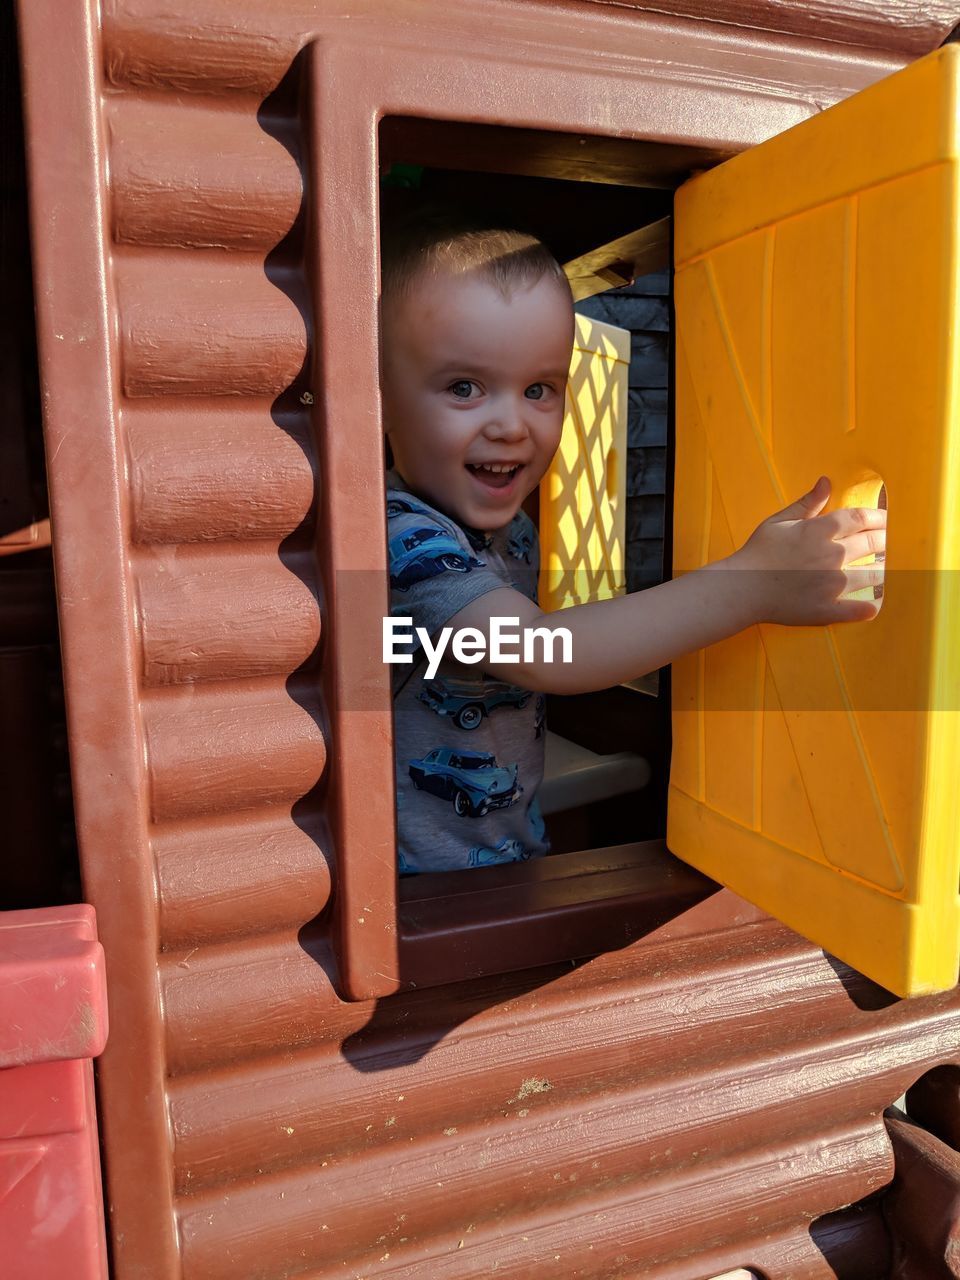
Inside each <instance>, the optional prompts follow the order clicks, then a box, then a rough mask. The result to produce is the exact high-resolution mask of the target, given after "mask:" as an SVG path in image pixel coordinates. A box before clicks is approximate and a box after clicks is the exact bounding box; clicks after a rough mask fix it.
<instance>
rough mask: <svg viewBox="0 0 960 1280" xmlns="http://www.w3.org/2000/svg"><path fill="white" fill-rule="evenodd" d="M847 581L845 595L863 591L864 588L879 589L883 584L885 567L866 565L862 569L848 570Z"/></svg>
mask: <svg viewBox="0 0 960 1280" xmlns="http://www.w3.org/2000/svg"><path fill="white" fill-rule="evenodd" d="M846 579H847V585H846V586H845V587H844V589H843V594H844V595H847V594H848V592H850V591H862V590H863V589H864V587H879V586H880V585H881V583H882V582H883V565H882V564H871V565H864V567H863V568H862V569H848V570H847V571H846Z"/></svg>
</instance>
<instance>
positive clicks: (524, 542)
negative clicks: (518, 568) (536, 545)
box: [507, 528, 533, 564]
mask: <svg viewBox="0 0 960 1280" xmlns="http://www.w3.org/2000/svg"><path fill="white" fill-rule="evenodd" d="M507 554H508V555H511V556H513V558H514V560H522V561H523V562H524V564H530V563H531V560H530V557H531V555H532V554H533V534H532V533H531V532H530V530H529V529H526V528H520V529H518V530H517V531H516V533H513V534H511V535H510V541H509V542H508V543H507Z"/></svg>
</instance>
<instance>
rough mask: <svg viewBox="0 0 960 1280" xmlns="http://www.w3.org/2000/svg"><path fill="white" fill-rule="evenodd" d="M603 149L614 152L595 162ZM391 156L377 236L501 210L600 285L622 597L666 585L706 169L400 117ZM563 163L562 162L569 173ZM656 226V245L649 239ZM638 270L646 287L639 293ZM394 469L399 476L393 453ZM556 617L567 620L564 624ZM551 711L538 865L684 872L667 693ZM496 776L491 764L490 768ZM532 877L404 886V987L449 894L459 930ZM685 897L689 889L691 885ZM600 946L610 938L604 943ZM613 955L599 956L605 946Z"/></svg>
mask: <svg viewBox="0 0 960 1280" xmlns="http://www.w3.org/2000/svg"><path fill="white" fill-rule="evenodd" d="M595 146H596V148H597V149H599V151H600V152H601V153H602V155H601V158H600V159H599V160H598V158H597V154H596V152H595V150H594V148H595ZM380 148H381V150H380V171H381V193H380V195H381V222H383V220H384V219H386V218H392V217H396V216H398V215H400V214H402V212H403V211H404V210H406V209H409V208H411V207H415V206H416V205H417V204H418V203H423V204H436V203H441V204H454V205H456V206H457V207H461V208H466V209H469V208H470V207H471V206H479V207H482V208H483V209H484V210H485V211H495V212H500V213H501V214H502V215H503V219H504V222H505V224H508V225H514V226H519V227H522V228H524V229H528V230H530V231H532V232H534V233H535V234H537V235H538V236H539V237H540V238H541V239H543V240H544V242H545V243H546V244H547V245H548V246H549V247H550V249H551V250H552V251H553V253H554V255H555V256H556V257H557V259H558V261H560V262H561V263H564V264H569V263H572V262H576V263H577V268H578V271H579V272H580V274H581V275H583V276H584V277H586V276H590V275H591V274H592V275H593V276H594V277H595V278H594V280H593V287H592V288H591V287H590V286H589V284H588V285H582V283H581V284H580V285H579V286H578V284H577V283H575V285H574V293H575V299H576V303H575V309H576V311H577V312H578V313H579V314H581V315H584V316H589V317H592V318H594V319H598V320H601V321H604V322H606V323H608V324H613V325H616V326H617V327H618V328H621V329H625V330H627V331H628V332H629V334H630V347H631V356H630V368H629V377H628V423H627V451H626V457H625V459H624V460H623V465H625V468H626V589H627V591H636V590H640V589H643V588H645V587H648V586H651V585H654V584H655V583H657V582H660V581H662V580H663V579H664V578H666V577H669V576H670V564H671V562H670V556H671V547H670V535H669V530H670V523H671V520H672V511H671V505H672V504H671V502H670V498H669V492H670V486H671V483H672V464H671V461H670V454H671V448H672V443H671V431H672V425H671V424H672V404H671V396H672V393H671V386H670V382H671V366H672V351H671V341H672V339H671V327H672V326H671V315H672V299H671V273H670V269H669V262H670V253H669V248H670V244H669V240H670V225H671V214H672V188H673V187H674V186H676V185H677V184H678V183H679V182H680V181H682V180H684V179H685V178H686V177H688V176H689V174H690V172H691V169H692V168H693V167H694V165H697V166H700V165H702V163H703V159H704V157H703V156H702V155H700V154H699V153H698V154H697V156H696V157H691V156H689V155H687V154H686V151H687V150H689V149H684V148H675V147H668V146H655V145H650V144H645V143H636V142H634V143H624V142H623V141H622V140H614V139H564V138H563V137H562V135H549V136H548V135H542V134H537V133H533V132H531V131H526V130H511V129H506V128H500V127H493V126H477V125H456V124H452V123H449V122H438V121H425V120H418V121H406V120H399V119H396V118H388V119H386V120H384V121H383V122H382V124H381V130H380ZM571 153H572V159H571ZM613 153H615V156H616V162H615V163H614V162H613V160H612V159H611V155H612V154H613ZM551 156H552V158H553V159H552V162H551V158H550V157H551ZM557 156H562V157H565V158H564V159H563V160H562V161H561V160H557ZM545 157H546V158H545ZM658 162H659V163H658ZM561 175H562V176H561ZM654 227H655V228H656V233H653V232H651V230H650V229H651V228H654ZM644 243H645V244H646V248H647V251H646V255H645V256H644V253H643V252H642V251H641V250H642V247H643V245H644ZM598 249H600V250H601V252H599V253H598V252H597V251H598ZM641 267H642V273H640V274H638V275H637V278H636V279H634V278H633V277H634V275H635V273H636V272H638V271H639V270H640V268H641ZM569 274H570V272H569V271H568V275H569ZM604 285H607V286H609V287H607V288H604V287H603V286H604ZM385 461H386V463H387V465H389V463H390V458H389V455H387V456H386V459H385ZM538 505H539V504H538V498H537V493H536V491H534V493H533V494H531V495H530V498H529V499H528V500H527V502H526V503H525V504H524V507H525V510H527V513H528V514H529V515H530V516H531V518H533V519H534V521H535V522H536V521H537V517H538ZM556 617H557V619H558V621H559V619H560V615H559V614H558V615H556ZM451 683H452V682H451V681H449V680H447V681H446V684H445V685H444V687H443V688H442V689H439V690H438V689H434V690H433V691H432V692H433V698H434V701H436V700H437V699H438V698H439V699H441V700H442V702H443V704H444V705H443V708H442V709H443V711H444V713H445V714H451V715H453V714H456V715H457V716H459V717H460V719H459V723H460V724H461V725H464V724H465V725H466V726H467V727H470V726H471V725H472V724H478V723H479V722H480V720H479V719H478V717H477V713H476V711H475V709H474V708H472V707H462V706H460V705H459V702H458V701H457V690H456V689H455V688H452V687H451ZM534 696H537V695H534ZM545 701H546V724H547V732H548V734H549V735H550V736H549V737H548V743H547V756H548V774H547V779H546V781H545V784H544V788H543V790H542V791H541V793H540V797H541V802H542V805H543V809H544V816H545V820H546V827H547V833H548V836H549V838H550V842H551V846H552V849H551V854H550V855H548V856H547V857H546V858H543V859H537V860H536V861H537V862H538V863H541V864H549V867H548V869H547V874H548V875H550V876H552V877H560V876H562V875H564V874H566V873H567V872H568V871H569V874H570V875H571V876H573V875H574V874H575V872H576V871H577V869H578V868H582V869H583V871H584V872H588V873H589V872H594V873H595V872H596V871H597V870H598V869H603V868H606V869H607V870H608V871H609V872H610V874H611V875H612V874H613V871H612V868H613V866H614V864H615V863H616V858H615V857H613V856H612V855H613V854H616V853H617V851H618V850H620V849H621V847H629V848H631V849H632V848H634V847H636V846H639V845H640V844H642V843H643V842H660V844H659V846H658V847H657V848H656V849H653V848H652V847H651V848H650V849H645V853H644V858H643V859H642V861H644V863H645V866H646V868H647V874H648V879H649V875H650V874H653V876H654V878H655V876H656V872H655V870H653V867H654V864H655V863H656V860H657V859H659V860H660V862H661V863H662V865H663V867H664V868H665V869H666V868H667V867H668V866H670V867H675V865H676V864H675V863H673V860H672V859H670V858H669V855H668V854H667V853H666V850H665V847H664V846H663V845H662V841H663V837H664V836H665V832H666V794H667V781H668V776H669V762H670V705H669V680H668V679H666V678H658V676H657V674H656V673H652V674H651V675H648V676H645V677H641V678H639V679H637V680H635V681H632V682H630V683H629V684H628V685H624V686H619V687H616V688H613V689H608V690H604V691H601V692H597V693H591V694H583V695H574V696H566V697H558V696H556V695H547V696H546V700H545ZM482 714H483V713H482V712H481V713H480V717H481V718H482ZM448 754H449V753H448ZM431 756H433V757H434V759H431ZM435 756H436V753H430V755H428V756H425V757H424V758H423V760H422V761H420V762H419V765H420V766H427V769H426V770H425V771H424V772H423V774H422V776H421V781H422V782H423V785H424V786H432V787H435V788H437V789H439V788H441V787H446V788H447V789H448V790H451V794H453V789H454V783H455V782H456V777H455V776H454V773H455V771H459V773H460V775H461V778H462V776H463V773H464V772H465V768H466V766H463V767H462V766H461V765H460V763H459V761H457V760H456V759H455V758H451V759H448V760H447V761H445V762H439V763H440V766H441V767H440V768H438V769H437V770H436V772H435V773H434V775H433V776H429V774H430V766H431V765H433V766H436V765H437V763H438V762H437V759H436V758H435ZM418 767H419V766H418ZM477 767H479V765H478V766H477ZM495 767H496V762H495V761H493V760H490V761H489V762H488V768H489V769H491V770H493V769H495ZM551 770H552V771H553V773H554V774H555V775H557V781H556V782H555V783H551V780H550V774H551ZM574 780H576V781H574ZM478 794H479V793H474V794H473V799H470V798H469V795H468V792H467V790H466V784H464V787H463V788H462V789H461V790H457V791H456V795H455V800H459V801H460V805H461V809H460V810H458V812H475V811H476V810H475V809H471V808H470V807H469V806H470V805H476V804H480V803H482V802H483V801H482V800H478V799H477V795H478ZM465 796H467V798H466V799H465V798H464V797H465ZM571 796H573V797H574V803H573V804H571V803H570V797H571ZM605 859H606V860H605ZM627 861H629V859H628V860H627ZM530 867H531V864H529V863H528V864H502V865H498V866H483V865H482V864H478V869H471V870H464V871H456V872H431V873H422V874H419V875H416V876H409V877H407V876H403V877H401V880H400V932H401V968H402V969H403V970H404V971H405V973H404V977H405V979H409V978H410V976H411V973H412V970H411V968H410V965H409V964H408V963H404V961H403V958H402V957H403V946H404V942H403V939H404V938H407V939H408V940H410V939H413V938H417V939H419V940H420V941H422V940H423V937H424V935H425V934H428V933H429V932H430V929H431V927H432V925H431V921H432V920H433V921H441V920H442V921H443V923H444V925H445V926H446V927H447V931H448V932H450V931H451V929H452V927H451V926H450V922H449V920H448V919H447V918H446V917H445V916H443V914H442V912H441V911H440V910H439V909H438V908H437V902H438V900H439V899H442V898H444V897H445V895H448V894H455V895H456V896H457V900H458V902H461V904H462V901H463V899H464V897H465V896H467V897H469V898H471V899H475V900H476V901H475V906H473V907H471V908H470V909H469V910H467V911H466V914H465V916H464V917H463V918H464V920H467V921H468V922H472V923H474V924H478V925H479V924H480V922H481V921H482V920H484V919H489V916H486V917H485V915H484V906H483V901H482V900H484V899H485V900H486V902H487V905H490V904H491V903H495V902H497V901H501V900H502V897H503V895H504V894H509V893H510V891H511V886H514V887H515V888H516V889H517V890H518V891H519V890H520V889H521V888H522V887H523V886H525V885H529V883H530V882H529V876H530ZM691 874H692V875H693V876H695V875H696V873H691ZM593 878H594V879H596V876H595V875H594V877H593ZM628 881H629V875H627V876H626V877H625V879H624V880H623V881H621V882H620V890H621V891H622V889H623V886H624V884H625V883H627V882H628ZM704 884H709V882H705V881H701V882H699V883H698V885H697V888H698V889H699V891H700V896H701V897H702V896H705V894H706V892H708V891H709V890H704V889H702V887H701V886H702V885H704ZM687 890H688V892H690V891H692V889H691V886H687ZM611 892H612V891H611ZM431 912H433V914H431ZM528 924H529V919H528ZM454 931H455V930H454ZM643 931H644V930H643V929H642V928H640V929H639V931H638V932H641V933H642V932H643ZM591 936H592V937H594V938H599V937H602V936H603V930H602V929H600V930H596V931H594V933H593V934H592V935H591ZM634 936H636V935H634ZM624 940H626V939H624ZM618 945H620V944H618ZM602 949H604V944H603V943H602V942H600V943H599V945H595V946H594V950H602ZM506 952H509V946H507V947H506V948H505V954H506ZM585 954H589V952H587V951H584V950H583V949H582V948H581V949H577V947H576V944H574V947H573V950H572V951H570V950H568V951H567V953H566V955H567V958H573V956H574V955H576V956H582V955H585ZM557 958H559V956H558V957H557ZM442 962H443V961H442V957H440V960H439V963H440V964H442ZM533 962H534V963H543V962H544V961H543V960H542V959H540V960H538V961H533ZM508 965H509V967H521V966H520V965H519V964H517V962H516V961H515V960H510V959H507V958H504V959H503V961H502V963H496V962H495V963H494V964H493V965H492V966H484V965H480V966H479V967H478V968H477V969H476V970H473V971H476V972H480V971H487V972H489V971H493V970H496V969H503V968H504V967H507V966H508ZM414 968H416V966H414ZM453 976H456V975H451V974H450V973H449V971H447V972H443V971H442V970H441V971H440V972H438V973H437V975H436V976H435V977H433V978H428V979H427V980H428V981H433V982H437V981H449V980H451V979H452V977H453Z"/></svg>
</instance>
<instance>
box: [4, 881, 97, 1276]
mask: <svg viewBox="0 0 960 1280" xmlns="http://www.w3.org/2000/svg"><path fill="white" fill-rule="evenodd" d="M106 1038H107V993H106V984H105V979H104V967H103V948H102V947H101V946H100V943H99V942H97V936H96V917H95V915H94V911H93V908H92V907H88V906H75V907H48V908H44V909H42V910H37V911H6V912H3V913H0V1068H2V1069H0V1253H2V1258H3V1262H2V1265H0V1269H2V1273H3V1275H4V1277H5V1280H64V1277H67V1276H69V1277H70V1280H105V1277H106V1275H107V1253H106V1242H105V1238H104V1226H103V1195H102V1191H101V1183H100V1153H99V1148H98V1142H97V1113H96V1106H95V1103H94V1095H93V1059H94V1058H95V1057H96V1056H97V1054H99V1053H100V1052H101V1050H102V1049H103V1046H104V1043H105V1041H106Z"/></svg>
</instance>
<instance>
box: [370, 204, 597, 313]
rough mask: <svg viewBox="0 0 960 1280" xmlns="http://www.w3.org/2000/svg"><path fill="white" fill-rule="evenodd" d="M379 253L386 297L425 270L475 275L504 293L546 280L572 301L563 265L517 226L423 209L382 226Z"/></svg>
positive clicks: (406, 287)
mask: <svg viewBox="0 0 960 1280" xmlns="http://www.w3.org/2000/svg"><path fill="white" fill-rule="evenodd" d="M380 253H381V287H382V291H383V296H384V298H390V297H397V296H401V295H403V294H405V293H407V292H408V290H409V288H410V285H411V283H412V282H413V280H414V279H415V278H416V277H417V276H418V275H420V274H421V272H427V273H429V274H433V273H437V272H441V271H449V272H452V273H454V274H456V275H460V274H463V275H465V274H467V273H468V272H475V273H476V274H477V275H478V276H479V277H480V278H481V279H483V280H486V281H488V282H489V283H490V284H492V285H494V287H495V288H497V289H499V290H500V292H501V293H503V294H509V293H511V292H512V291H513V290H514V289H516V288H518V287H524V286H527V285H532V284H535V283H536V282H537V281H538V280H541V279H543V278H544V277H547V278H548V279H551V280H554V281H555V282H556V283H557V285H558V286H559V287H560V288H561V289H563V290H564V292H565V293H566V294H568V295H569V296H570V301H571V305H572V303H573V296H572V294H570V285H569V282H568V281H567V277H566V275H565V273H564V270H563V267H561V265H560V263H559V262H558V261H557V259H556V258H555V257H554V255H553V254H552V253H551V251H550V249H549V248H548V247H547V246H546V245H545V244H544V243H543V241H542V240H540V239H538V237H537V236H535V235H532V234H530V233H529V232H527V231H521V230H518V229H516V228H513V227H508V226H499V225H496V224H495V223H490V224H488V223H486V222H484V221H483V220H476V219H468V218H466V217H457V216H456V215H453V214H450V213H448V212H445V211H440V210H429V209H428V210H421V211H420V213H418V214H408V215H407V216H405V217H404V218H402V219H401V220H400V221H398V222H397V223H395V224H393V225H388V226H386V227H385V228H384V230H383V235H382V238H381V246H380Z"/></svg>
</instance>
